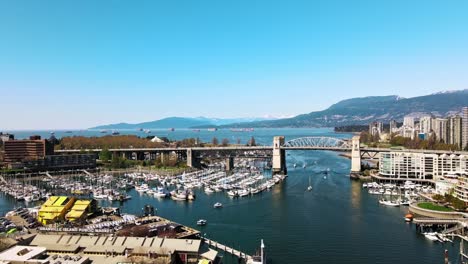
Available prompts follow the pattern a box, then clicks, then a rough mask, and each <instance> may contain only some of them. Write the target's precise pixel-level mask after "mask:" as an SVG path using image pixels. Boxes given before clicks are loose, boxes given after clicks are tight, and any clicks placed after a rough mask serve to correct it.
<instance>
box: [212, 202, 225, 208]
mask: <svg viewBox="0 0 468 264" xmlns="http://www.w3.org/2000/svg"><path fill="white" fill-rule="evenodd" d="M213 207H214V208H221V207H223V204H222V203H215V204H214V205H213Z"/></svg>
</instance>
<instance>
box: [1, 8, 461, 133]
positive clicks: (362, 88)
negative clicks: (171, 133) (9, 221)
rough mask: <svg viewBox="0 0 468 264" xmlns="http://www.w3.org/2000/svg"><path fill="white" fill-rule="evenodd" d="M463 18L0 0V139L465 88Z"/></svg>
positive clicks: (433, 12) (457, 12)
mask: <svg viewBox="0 0 468 264" xmlns="http://www.w3.org/2000/svg"><path fill="white" fill-rule="evenodd" d="M467 12H468V2H467V1H430V0H426V1H417V0H414V1H407V0H406V1H400V0H392V1H375V0H374V1H350V0H342V1H338V0H327V1H325V0H324V1H310V0H304V1H274V0H268V1H264V0H237V1H219V0H200V1H189V0H186V1H183V0H170V1H158V0H152V1H122V0H115V1H84V0H83V1H60V0H58V1H48V0H41V1H23V0H15V1H3V0H0V98H1V99H0V102H1V103H0V105H1V109H2V112H3V113H2V117H1V119H0V130H1V129H39V128H86V127H91V126H94V125H98V124H107V123H114V122H120V121H125V122H141V121H149V120H154V119H159V118H163V117H167V116H209V117H252V116H266V115H273V116H285V115H296V114H301V113H308V112H311V111H316V110H322V109H325V108H327V107H328V106H330V105H331V104H333V103H335V102H337V101H339V100H341V99H347V98H351V97H361V96H368V95H389V94H397V95H401V96H403V97H412V96H418V95H424V94H429V93H433V92H437V91H441V90H458V89H466V88H468V74H467V72H468V71H467V70H468V49H467V48H466V47H468V30H467V25H468V16H467V15H466V14H467ZM5 113H7V114H5Z"/></svg>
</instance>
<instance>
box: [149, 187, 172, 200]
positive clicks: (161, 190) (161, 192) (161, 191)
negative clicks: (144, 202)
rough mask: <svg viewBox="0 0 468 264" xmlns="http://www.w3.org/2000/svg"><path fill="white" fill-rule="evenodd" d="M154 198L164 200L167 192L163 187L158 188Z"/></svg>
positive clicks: (167, 194)
mask: <svg viewBox="0 0 468 264" xmlns="http://www.w3.org/2000/svg"><path fill="white" fill-rule="evenodd" d="M153 195H154V197H158V198H166V197H167V196H169V192H168V191H166V190H165V189H164V188H163V187H158V189H157V191H156V192H154V194H153Z"/></svg>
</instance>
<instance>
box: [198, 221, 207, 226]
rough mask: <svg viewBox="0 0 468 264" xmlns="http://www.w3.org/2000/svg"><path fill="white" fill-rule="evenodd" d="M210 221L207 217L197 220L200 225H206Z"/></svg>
mask: <svg viewBox="0 0 468 264" xmlns="http://www.w3.org/2000/svg"><path fill="white" fill-rule="evenodd" d="M207 223H208V222H207V221H206V220H205V219H200V220H198V221H197V225H199V226H204V225H206V224H207Z"/></svg>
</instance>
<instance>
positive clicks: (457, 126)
mask: <svg viewBox="0 0 468 264" xmlns="http://www.w3.org/2000/svg"><path fill="white" fill-rule="evenodd" d="M448 130H449V131H448V142H447V143H449V144H453V145H457V146H458V147H459V148H461V146H462V142H461V140H462V118H461V117H460V116H459V115H456V116H452V117H449V119H448Z"/></svg>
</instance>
